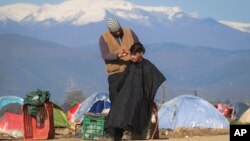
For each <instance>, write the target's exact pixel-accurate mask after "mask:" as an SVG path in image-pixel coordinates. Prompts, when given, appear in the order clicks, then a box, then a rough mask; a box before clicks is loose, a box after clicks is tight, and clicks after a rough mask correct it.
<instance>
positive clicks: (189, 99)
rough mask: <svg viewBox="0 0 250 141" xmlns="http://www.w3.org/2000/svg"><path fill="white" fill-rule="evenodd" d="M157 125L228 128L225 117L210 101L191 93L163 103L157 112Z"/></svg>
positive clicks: (166, 126)
mask: <svg viewBox="0 0 250 141" xmlns="http://www.w3.org/2000/svg"><path fill="white" fill-rule="evenodd" d="M158 115H159V127H160V128H165V129H176V128H182V127H186V128H229V123H228V121H227V119H226V118H225V117H224V116H223V115H222V114H221V113H220V112H219V111H218V110H217V109H216V108H215V107H214V106H213V105H211V104H210V103H208V102H207V101H205V100H203V99H201V98H199V97H196V96H192V95H182V96H179V97H176V98H174V99H172V100H170V101H168V102H166V103H164V104H163V105H162V107H161V109H160V110H159V112H158Z"/></svg>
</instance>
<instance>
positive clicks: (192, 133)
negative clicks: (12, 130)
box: [0, 128, 229, 141]
mask: <svg viewBox="0 0 250 141" xmlns="http://www.w3.org/2000/svg"><path fill="white" fill-rule="evenodd" d="M56 133H60V134H57V135H56V137H55V139H50V141H82V138H80V137H78V138H77V137H75V135H74V134H63V133H68V130H67V129H59V130H58V129H56ZM159 135H160V138H161V139H159V140H156V141H229V129H200V128H192V129H190V128H180V129H176V130H174V131H169V130H160V134H159ZM10 140H14V141H22V140H23V139H3V138H2V139H1V138H0V141H10ZM124 141H125V140H124Z"/></svg>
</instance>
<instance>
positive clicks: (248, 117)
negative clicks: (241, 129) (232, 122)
mask: <svg viewBox="0 0 250 141" xmlns="http://www.w3.org/2000/svg"><path fill="white" fill-rule="evenodd" d="M239 122H241V123H247V124H250V108H248V110H247V111H245V112H244V114H243V115H242V116H241V117H240V119H239Z"/></svg>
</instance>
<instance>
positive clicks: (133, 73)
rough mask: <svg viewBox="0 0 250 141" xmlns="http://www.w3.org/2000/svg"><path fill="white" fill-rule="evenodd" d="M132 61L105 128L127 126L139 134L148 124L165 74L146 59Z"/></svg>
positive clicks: (122, 80) (122, 78) (120, 85)
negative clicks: (138, 61)
mask: <svg viewBox="0 0 250 141" xmlns="http://www.w3.org/2000/svg"><path fill="white" fill-rule="evenodd" d="M129 64H130V65H129V66H128V67H127V69H126V70H125V72H124V74H123V76H122V77H121V80H120V83H119V85H118V87H117V89H118V91H119V92H118V95H117V96H116V98H115V99H114V101H113V102H112V107H111V110H110V113H109V115H108V117H107V122H106V128H124V129H127V130H129V131H131V132H136V133H139V134H140V133H141V132H142V131H143V129H144V128H145V127H146V126H147V125H148V122H149V120H150V117H151V112H152V103H153V101H154V97H155V95H156V91H157V89H158V88H159V86H160V85H161V84H162V83H163V82H164V81H165V77H164V76H163V74H162V73H161V72H160V71H159V70H158V69H157V68H156V67H155V66H154V65H153V64H152V63H151V62H150V61H148V60H146V59H143V60H142V61H141V62H140V63H131V62H130V63H129Z"/></svg>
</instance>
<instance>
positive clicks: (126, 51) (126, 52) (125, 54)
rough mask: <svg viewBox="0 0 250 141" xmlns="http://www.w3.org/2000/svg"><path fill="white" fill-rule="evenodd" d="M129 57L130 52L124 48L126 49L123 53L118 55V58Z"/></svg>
mask: <svg viewBox="0 0 250 141" xmlns="http://www.w3.org/2000/svg"><path fill="white" fill-rule="evenodd" d="M127 55H128V50H127V49H125V48H124V49H122V51H121V52H119V53H118V54H117V57H118V58H122V57H124V56H127Z"/></svg>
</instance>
